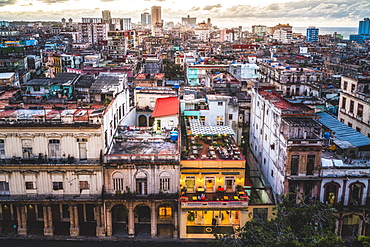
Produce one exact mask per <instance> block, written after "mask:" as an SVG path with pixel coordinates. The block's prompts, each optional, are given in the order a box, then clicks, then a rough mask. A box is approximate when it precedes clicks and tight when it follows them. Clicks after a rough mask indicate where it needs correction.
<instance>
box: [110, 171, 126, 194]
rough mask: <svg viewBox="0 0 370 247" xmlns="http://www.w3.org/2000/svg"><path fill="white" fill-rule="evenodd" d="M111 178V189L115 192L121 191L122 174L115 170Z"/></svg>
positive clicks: (122, 187)
mask: <svg viewBox="0 0 370 247" xmlns="http://www.w3.org/2000/svg"><path fill="white" fill-rule="evenodd" d="M112 179H113V190H114V191H115V192H116V193H117V192H119V193H120V192H122V191H123V189H124V186H123V174H122V173H120V172H115V173H114V174H113V176H112Z"/></svg>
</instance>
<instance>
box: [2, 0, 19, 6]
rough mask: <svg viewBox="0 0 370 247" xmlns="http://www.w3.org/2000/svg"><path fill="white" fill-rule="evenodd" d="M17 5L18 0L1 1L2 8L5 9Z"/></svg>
mask: <svg viewBox="0 0 370 247" xmlns="http://www.w3.org/2000/svg"><path fill="white" fill-rule="evenodd" d="M16 3H17V0H0V7H4V6H6V5H14V4H16Z"/></svg>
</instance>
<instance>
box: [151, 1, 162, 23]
mask: <svg viewBox="0 0 370 247" xmlns="http://www.w3.org/2000/svg"><path fill="white" fill-rule="evenodd" d="M157 23H162V11H161V6H153V7H152V25H156V24H157Z"/></svg>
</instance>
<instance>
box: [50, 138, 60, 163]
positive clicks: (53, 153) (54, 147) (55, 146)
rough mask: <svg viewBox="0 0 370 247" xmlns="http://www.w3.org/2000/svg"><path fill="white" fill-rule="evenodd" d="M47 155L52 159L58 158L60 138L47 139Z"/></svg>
mask: <svg viewBox="0 0 370 247" xmlns="http://www.w3.org/2000/svg"><path fill="white" fill-rule="evenodd" d="M49 157H50V158H54V159H55V158H60V140H57V139H51V140H49Z"/></svg>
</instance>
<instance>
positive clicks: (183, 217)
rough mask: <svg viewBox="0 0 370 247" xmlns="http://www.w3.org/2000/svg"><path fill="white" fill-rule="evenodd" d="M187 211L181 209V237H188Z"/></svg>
mask: <svg viewBox="0 0 370 247" xmlns="http://www.w3.org/2000/svg"><path fill="white" fill-rule="evenodd" d="M186 216H187V215H186V211H180V238H186V224H187V217H186Z"/></svg>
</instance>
